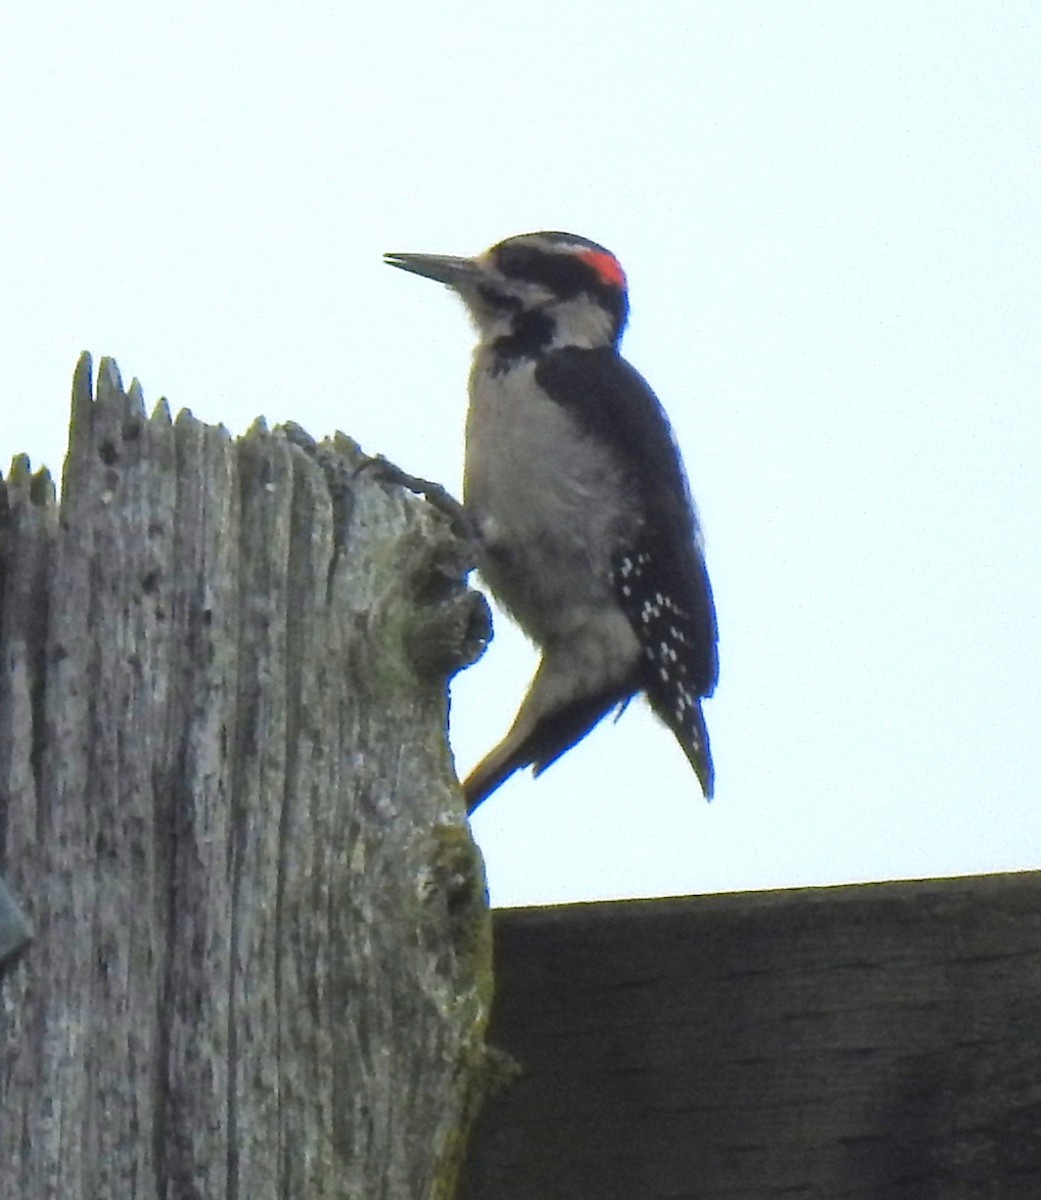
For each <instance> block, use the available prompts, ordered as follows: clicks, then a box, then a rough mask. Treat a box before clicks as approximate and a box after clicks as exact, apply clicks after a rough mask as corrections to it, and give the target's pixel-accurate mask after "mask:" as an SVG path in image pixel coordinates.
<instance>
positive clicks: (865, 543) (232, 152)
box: [0, 0, 1041, 904]
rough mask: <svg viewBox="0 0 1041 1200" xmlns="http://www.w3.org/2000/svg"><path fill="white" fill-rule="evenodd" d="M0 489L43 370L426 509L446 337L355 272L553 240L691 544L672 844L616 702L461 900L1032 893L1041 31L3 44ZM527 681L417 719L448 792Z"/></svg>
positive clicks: (954, 12) (959, 6)
mask: <svg viewBox="0 0 1041 1200" xmlns="http://www.w3.org/2000/svg"><path fill="white" fill-rule="evenodd" d="M0 31H2V44H3V66H2V67H0V102H2V112H3V119H2V121H0V149H2V159H0V161H2V164H3V191H2V195H3V233H2V235H0V277H2V279H3V283H4V288H3V300H2V301H0V314H2V320H0V347H2V351H3V360H4V363H5V372H6V378H7V381H8V382H7V384H6V385H5V388H4V396H5V399H4V400H3V402H2V410H3V421H2V422H0V462H3V463H6V462H7V461H8V460H9V459H10V456H11V455H12V454H14V453H16V452H19V451H27V452H28V453H29V454H30V455H31V457H32V459H33V462H34V463H36V464H39V463H47V464H49V465H50V466H51V467H52V468H53V469H54V470H55V472H56V473H57V472H59V471H60V467H61V460H62V456H63V451H64V446H65V437H66V424H67V415H68V391H69V381H70V378H71V374H72V369H73V366H74V363H75V361H76V357H77V355H78V353H79V352H80V350H83V349H89V350H90V351H92V352H93V353H94V355H95V357H97V356H99V355H101V354H109V355H112V356H114V357H115V358H116V359H117V360H118V362H119V365H120V368H121V369H122V372H123V375H124V379H126V380H128V381H129V379H130V378H131V376H133V375H137V376H138V377H139V378H140V379H141V381H142V384H143V386H144V389H145V395H146V399H147V400H148V401H149V402H151V401H155V400H158V399H159V397H160V396H162V395H165V396H167V397H168V398H169V400H170V403H171V405H172V406H173V408H174V409H175V410H177V409H179V408H182V407H187V408H190V409H191V410H192V411H193V412H194V413H195V414H196V415H197V416H199V417H201V418H202V419H204V420H207V421H210V422H214V423H216V422H224V423H225V424H226V425H227V426H228V427H229V428H230V429H231V430H232V431H233V432H241V431H243V430H244V429H245V428H246V427H247V426H248V425H249V424H250V423H251V421H252V420H253V418H254V417H256V416H257V415H258V414H263V415H264V416H266V417H267V419H268V420H269V421H270V422H272V423H275V422H280V421H284V420H287V419H292V420H295V421H298V422H300V423H301V424H302V425H304V426H305V427H306V428H307V429H308V430H309V431H310V432H311V433H312V434H314V435H316V436H321V435H323V434H326V433H328V432H331V431H332V430H334V429H336V428H340V429H343V430H344V431H345V432H347V433H349V434H351V435H352V436H354V437H355V438H357V439H358V440H359V441H360V442H361V443H362V444H363V446H364V447H365V448H366V449H367V450H369V451H371V452H380V453H383V454H386V455H387V456H388V457H389V458H391V459H393V460H394V461H396V462H397V463H399V464H400V465H401V466H402V467H404V468H405V469H406V470H408V471H411V472H413V473H416V474H420V475H424V476H427V477H429V478H433V479H438V480H441V481H442V482H444V483H445V485H446V486H448V487H449V488H450V489H452V490H453V491H458V489H459V481H460V476H461V462H462V430H463V419H464V412H465V381H466V374H467V369H468V363H469V355H470V351H471V348H472V344H473V337H472V334H471V331H470V328H469V325H468V322H467V320H466V318H465V315H464V312H463V309H462V306H461V304H460V303H459V302H458V301H456V300H455V298H454V297H453V296H452V295H451V294H450V293H449V292H448V291H447V290H446V289H444V288H442V287H440V286H438V285H436V284H434V283H431V282H429V281H426V280H421V279H418V278H414V277H409V276H406V275H404V274H403V273H401V272H399V271H392V270H390V269H388V268H387V267H385V266H383V265H382V263H381V260H380V256H381V253H382V252H383V251H385V250H397V251H410V250H411V251H429V252H444V253H450V254H470V253H477V252H478V251H480V250H483V249H484V248H485V247H486V246H488V245H490V244H491V243H492V242H495V241H498V240H500V239H501V238H503V237H506V236H508V235H511V234H516V233H523V232H528V231H531V230H537V229H562V230H568V231H570V232H573V233H579V234H582V235H584V236H586V237H591V238H594V239H595V240H597V241H599V242H602V243H603V244H605V245H606V246H608V247H609V248H610V249H612V250H613V251H614V252H615V253H616V254H617V255H618V256H619V258H620V259H621V261H622V263H623V264H624V266H625V268H626V270H627V272H628V275H629V281H630V297H631V301H632V316H631V320H630V329H629V333H628V334H627V336H626V339H625V342H624V349H625V352H626V354H627V356H628V357H629V358H630V359H631V360H632V362H633V363H634V364H635V365H636V366H637V367H638V368H639V370H640V371H641V372H642V373H643V374H644V375H646V376H647V378H648V379H649V380H650V382H651V384H652V386H654V388H655V389H656V390H657V392H658V394H659V396H660V397H661V399H662V401H663V403H664V404H665V406H666V408H667V409H668V411H669V413H670V415H671V418H672V422H673V426H674V429H675V432H676V436H677V439H678V441H679V443H680V446H681V448H682V451H683V454H684V457H685V459H686V463H687V467H688V471H689V474H690V477H691V483H692V487H693V490H694V494H695V496H696V497H697V500H698V503H699V507H700V510H701V515H702V521H703V524H704V527H705V533H706V540H707V550H708V562H709V568H710V571H711V574H712V578H713V582H714V585H715V592H716V600H717V607H718V610H719V620H720V627H721V635H722V640H721V662H722V674H721V682H720V687H719V690H718V692H717V695H716V697H715V698H714V699H713V700H712V701H710V702H709V704H708V706H707V716H708V722H709V728H710V731H711V734H712V739H713V749H714V754H715V760H716V770H717V797H716V800H715V801H714V802H713V803H712V804H711V805H707V804H705V803H704V801H703V800H702V799H701V798H700V795H699V792H698V788H697V783H696V780H695V779H694V776H693V774H692V773H691V771H690V769H689V767H688V766H687V764H686V761H685V759H684V757H683V755H682V753H681V751H680V750H679V747H678V746H677V745H676V744H675V742H674V740H673V738H672V736H671V735H670V734H669V733H668V732H667V731H666V730H665V729H664V728H662V727H660V726H659V725H657V724H656V723H655V721H654V720H653V719H652V718H651V717H650V715H649V714H648V712H647V711H646V710H644V708H643V705H642V703H641V704H640V705H633V706H632V707H631V708H630V709H629V711H628V712H626V713H625V715H624V716H623V717H622V719H621V720H620V722H619V723H618V724H617V725H611V724H610V723H605V724H604V725H603V726H602V727H601V728H600V729H598V730H597V731H596V732H595V733H594V734H593V735H592V736H590V737H589V738H588V739H587V740H586V741H585V742H584V743H582V744H581V745H580V746H579V747H578V748H576V749H575V750H572V751H571V752H570V753H569V754H568V755H567V756H566V757H565V758H564V759H563V760H562V761H561V762H560V763H558V764H557V765H556V766H554V767H553V768H551V769H550V771H549V772H548V773H547V774H546V775H544V776H543V777H542V778H541V779H540V780H538V781H532V780H531V779H530V777H528V776H527V775H525V776H523V777H519V776H518V777H515V778H514V780H512V781H511V782H510V783H509V784H507V785H506V786H505V787H504V788H502V789H501V790H500V791H499V792H498V793H497V794H496V795H495V796H493V797H492V799H491V800H490V801H489V802H488V803H487V804H486V805H485V806H484V808H483V809H482V810H481V811H480V812H479V814H478V816H477V817H476V820H475V822H474V829H475V833H476V836H477V838H478V840H479V842H480V844H481V846H482V848H483V850H484V853H485V856H486V860H487V867H488V874H489V880H490V886H491V894H492V898H493V900H494V901H495V902H496V903H498V904H530V903H546V902H555V901H564V900H577V899H588V898H600V897H624V896H639V895H664V894H672V893H690V892H707V891H719V890H732V889H744V888H771V887H781V886H792V885H802V884H818V883H835V882H846V881H855V880H870V879H889V878H898V877H913V876H926V875H947V874H954V873H966V872H984V871H996V870H1011V869H1017V868H1030V867H1039V866H1041V788H1039V782H1038V781H1039V777H1041V633H1039V613H1041V567H1039V554H1038V538H1039V529H1041V4H1038V2H1037V0H1027V2H1024V3H1018V4H1017V3H1000V2H991V3H979V2H975V3H957V2H950V3H915V2H914V0H899V2H896V3H893V2H881V3H873V4H870V5H865V4H860V3H851V2H850V3H847V2H841V0H833V2H830V3H811V2H799V0H792V2H788V3H781V2H779V0H778V2H764V3H741V2H736V3H735V2H728V3H725V4H724V3H715V2H713V3H691V2H690V0H686V2H680V0H671V2H669V3H663V2H661V0H646V2H644V3H640V4H633V3H631V0H629V2H624V3H623V2H613V0H601V2H599V3H595V4H593V3H588V4H586V3H582V4H579V3H566V2H557V3H552V4H548V3H529V4H524V5H517V4H511V5H507V4H502V3H495V2H486V3H482V4H476V3H474V4H463V3H451V4H437V3H426V4H420V3H418V2H417V0H411V2H410V3H400V2H397V3H395V2H393V0H391V2H389V3H383V4H382V5H373V4H364V5H362V4H353V5H352V4H345V3H343V2H342V0H339V2H338V3H309V2H307V0H303V2H300V3H295V4H292V5H290V4H273V3H264V2H263V0H255V2H253V3H249V4H221V3H213V2H212V0H211V2H210V3H207V4H193V3H186V4H182V5H179V6H177V7H173V6H157V5H153V4H149V3H147V2H142V0H137V2H135V3H132V4H131V3H126V4H113V3H106V2H105V0H99V2H98V3H95V4H91V5H85V4H84V5H74V4H46V3H41V4H34V5H20V6H14V5H8V6H7V8H6V10H5V15H4V17H3V18H2V20H0ZM533 664H534V660H533V657H532V655H531V652H530V651H529V650H528V649H527V647H526V644H525V642H524V641H523V639H522V638H521V637H520V635H519V634H518V633H517V632H516V631H515V630H513V629H512V628H510V627H509V626H508V623H507V621H506V620H505V618H500V619H499V620H498V622H497V634H496V639H495V641H494V643H493V644H492V646H491V648H490V649H489V651H488V653H487V655H486V656H485V658H484V659H483V660H482V661H481V662H480V663H479V664H478V665H477V666H476V667H474V668H472V669H471V670H469V671H467V672H466V673H465V674H464V675H462V676H460V677H459V678H458V680H457V682H456V684H455V687H454V693H453V695H454V700H453V743H454V747H455V751H456V755H457V759H458V762H459V767H460V771H461V772H462V771H464V770H465V769H467V768H468V767H469V766H470V765H471V764H472V763H473V762H474V761H475V760H476V759H477V758H478V757H480V755H481V754H483V752H484V751H486V750H487V749H488V748H489V747H490V746H491V745H492V744H493V743H494V742H495V741H497V740H498V738H499V737H500V736H501V735H502V733H503V732H504V730H505V728H506V726H507V724H508V722H509V721H510V719H511V718H512V715H513V712H514V710H515V709H516V706H517V704H518V703H519V701H520V698H521V695H522V693H523V691H524V690H525V688H526V686H527V681H528V677H529V675H530V673H531V670H532V668H533Z"/></svg>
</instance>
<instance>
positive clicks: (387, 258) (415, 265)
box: [383, 254, 477, 287]
mask: <svg viewBox="0 0 1041 1200" xmlns="http://www.w3.org/2000/svg"><path fill="white" fill-rule="evenodd" d="M383 261H384V262H385V263H386V264H387V265H388V266H391V267H400V268H401V269H402V270H403V271H411V272H412V274H413V275H422V276H423V277H424V278H425V279H435V280H436V281H437V282H438V283H446V284H448V286H449V287H455V286H456V285H457V284H459V283H463V282H465V280H467V279H468V278H469V277H470V276H471V275H473V274H475V272H476V269H477V268H476V267H475V265H474V261H473V259H472V258H458V257H456V256H455V255H453V254H384V256H383Z"/></svg>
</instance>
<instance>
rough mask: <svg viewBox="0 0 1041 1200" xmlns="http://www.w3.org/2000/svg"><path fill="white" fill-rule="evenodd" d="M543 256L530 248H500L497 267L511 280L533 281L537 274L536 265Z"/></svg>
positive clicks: (496, 257) (496, 259) (496, 255)
mask: <svg viewBox="0 0 1041 1200" xmlns="http://www.w3.org/2000/svg"><path fill="white" fill-rule="evenodd" d="M540 257H541V255H540V254H539V252H538V251H537V250H532V249H531V248H530V247H529V246H500V247H499V249H498V250H497V251H496V254H495V265H496V266H497V267H498V268H499V270H500V271H501V272H502V273H503V274H504V275H506V276H507V277H508V278H510V279H531V278H532V277H533V276H534V275H535V274H536V264H537V262H538V260H539V258H540Z"/></svg>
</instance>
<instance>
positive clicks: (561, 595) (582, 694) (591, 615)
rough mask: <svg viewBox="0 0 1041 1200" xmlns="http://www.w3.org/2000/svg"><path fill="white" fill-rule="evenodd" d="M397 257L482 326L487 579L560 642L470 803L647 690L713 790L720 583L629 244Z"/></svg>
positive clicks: (480, 405)
mask: <svg viewBox="0 0 1041 1200" xmlns="http://www.w3.org/2000/svg"><path fill="white" fill-rule="evenodd" d="M386 261H387V262H388V263H390V264H391V265H392V266H397V267H401V268H403V269H404V270H407V271H412V272H414V273H415V274H419V275H424V276H426V277H428V278H431V279H435V280H438V281H439V282H441V283H444V284H447V285H448V286H449V287H451V288H452V289H453V290H454V291H456V292H457V293H458V294H459V295H460V296H461V297H462V299H463V301H464V302H465V304H466V306H467V308H468V310H469V312H470V315H471V317H472V318H473V321H474V323H475V325H476V327H477V332H478V336H479V341H478V345H477V349H476V351H475V353H474V362H473V369H472V371H471V375H470V408H469V413H468V416H467V425H466V465H465V472H464V486H463V501H464V504H465V506H466V509H467V511H468V513H469V515H470V517H471V519H472V521H473V523H474V525H475V527H476V529H477V531H478V534H479V537H480V541H481V556H480V570H481V574H482V576H483V578H484V579H485V580H486V582H487V583H488V586H489V587H490V588H491V590H492V592H493V593H494V594H495V596H496V598H497V599H498V600H499V602H500V603H501V604H502V606H503V607H504V608H505V609H507V611H509V612H510V613H511V614H512V615H513V617H514V618H515V619H516V620H517V622H518V623H519V624H520V626H521V627H522V628H523V629H524V630H525V632H526V633H527V634H528V636H529V637H531V638H532V640H533V641H534V642H535V644H536V645H537V646H538V647H539V648H540V650H541V652H542V659H541V662H540V664H539V668H538V670H537V672H536V674H535V678H534V680H533V681H532V685H531V688H530V690H529V692H528V695H527V696H526V698H525V700H524V702H523V704H522V705H521V708H520V711H519V712H518V714H517V717H516V719H515V721H514V723H513V725H512V727H511V728H510V730H509V732H508V733H507V735H506V737H505V738H504V739H503V741H502V742H501V743H500V744H499V745H498V746H496V747H495V749H493V750H492V751H491V753H490V754H488V755H487V756H486V757H485V758H484V759H483V760H482V761H481V762H480V763H479V764H478V765H477V767H476V768H475V769H474V771H473V772H472V773H471V775H470V777H469V778H468V779H467V781H466V783H465V785H464V790H465V792H466V797H467V804H468V807H469V809H470V811H472V810H473V809H474V808H476V807H477V805H478V804H480V803H481V801H482V800H484V799H485V798H486V797H487V796H488V795H489V794H490V793H491V792H492V791H494V790H495V788H497V787H498V786H499V785H500V784H501V783H502V782H503V781H504V780H505V779H507V778H508V777H509V776H510V775H511V774H513V772H514V771H516V770H518V769H519V768H521V767H525V766H532V767H533V768H534V771H535V773H536V774H538V773H539V772H540V771H542V770H544V769H545V768H546V767H547V766H549V765H550V764H551V763H552V762H554V761H555V760H556V759H557V758H558V757H559V756H560V755H561V754H563V753H564V751H566V750H567V749H569V748H570V747H571V746H573V745H574V744H575V742H577V741H579V740H580V739H581V738H582V737H584V736H585V734H586V733H588V732H589V730H590V729H592V728H593V726H594V725H595V724H596V723H597V722H598V721H600V719H601V718H602V717H603V716H605V715H606V714H607V713H608V712H610V711H611V710H612V709H613V708H615V707H617V706H619V705H624V704H625V703H626V702H627V701H628V700H629V699H630V698H631V697H632V696H633V695H634V694H636V693H637V692H641V691H642V692H644V693H645V694H646V696H647V698H648V700H649V702H650V704H651V707H652V708H653V710H654V711H655V712H656V713H657V715H658V716H659V717H660V718H661V719H662V720H663V721H664V722H665V724H666V725H667V726H668V727H669V728H670V729H671V730H672V732H673V733H674V734H675V735H676V738H677V740H678V741H679V743H680V746H681V747H682V748H683V751H684V753H685V754H686V756H687V758H688V760H689V761H690V763H691V765H692V766H693V768H694V770H695V772H696V773H697V776H698V779H699V780H700V782H701V786H702V789H703V791H704V792H705V795H706V796H708V797H711V795H712V790H713V769H712V758H711V754H710V751H709V741H708V733H707V731H706V729H705V723H704V719H703V716H702V710H701V701H702V699H703V698H704V697H706V696H709V695H710V694H711V693H712V690H713V688H714V687H715V683H716V675H717V658H716V619H715V610H714V607H713V602H712V591H711V587H710V585H709V579H708V573H707V571H706V568H705V560H704V555H703V551H702V546H701V535H700V530H699V528H698V523H697V518H696V516H695V512H694V508H693V505H692V503H691V499H690V494H689V490H688V487H687V481H686V476H685V474H684V471H683V466H682V463H681V460H680V456H679V453H678V451H677V449H676V445H675V443H674V441H673V437H672V432H671V430H670V427H669V423H668V420H667V418H666V416H665V413H664V411H663V410H662V408H661V405H660V404H659V403H658V400H657V398H656V397H655V395H654V393H653V391H652V390H651V389H650V387H649V386H648V384H647V383H646V382H645V381H644V379H643V378H642V376H640V375H639V374H638V373H637V372H636V371H635V370H634V369H633V368H632V367H631V366H630V365H629V364H628V363H627V362H626V361H625V360H624V359H623V358H622V357H621V355H620V354H619V351H618V345H619V341H620V339H621V335H622V330H623V328H624V326H625V321H626V317H627V315H628V299H627V295H626V285H625V276H624V274H623V272H622V269H621V267H620V265H619V264H618V261H617V260H616V259H615V258H614V256H613V255H612V254H610V253H609V252H608V251H607V250H605V249H604V248H603V247H602V246H599V245H597V244H596V243H595V242H590V241H588V240H587V239H585V238H581V237H577V236H575V235H572V234H565V233H534V234H523V235H521V236H520V237H514V238H509V239H507V240H506V241H504V242H500V243H499V244H498V245H496V246H493V247H492V248H491V249H490V250H488V251H487V252H486V253H485V254H482V255H480V256H479V257H477V258H473V259H468V258H455V257H448V256H441V255H426V254H388V255H387V256H386Z"/></svg>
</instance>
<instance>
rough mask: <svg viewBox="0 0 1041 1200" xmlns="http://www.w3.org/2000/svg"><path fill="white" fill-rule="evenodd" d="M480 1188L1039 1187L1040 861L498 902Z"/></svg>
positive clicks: (928, 1190) (755, 1191)
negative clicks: (848, 883) (910, 879)
mask: <svg viewBox="0 0 1041 1200" xmlns="http://www.w3.org/2000/svg"><path fill="white" fill-rule="evenodd" d="M495 938H496V1001H495V1008H494V1012H493V1019H492V1025H491V1028H490V1031H489V1040H490V1042H491V1043H492V1044H493V1045H497V1046H499V1047H502V1048H503V1049H505V1050H507V1051H509V1052H510V1053H511V1054H512V1055H514V1056H515V1057H516V1058H517V1060H518V1061H519V1062H520V1063H521V1065H522V1067H523V1068H524V1070H525V1074H524V1076H523V1077H522V1078H521V1079H520V1080H519V1082H517V1083H516V1084H515V1085H514V1086H513V1087H511V1088H509V1089H507V1090H505V1091H504V1092H503V1093H502V1094H501V1095H499V1096H497V1097H495V1098H493V1099H492V1100H491V1101H489V1103H488V1106H487V1107H486V1108H485V1110H484V1113H483V1115H482V1117H481V1118H480V1120H479V1121H478V1125H477V1129H476V1131H475V1138H474V1144H473V1148H472V1155H471V1159H470V1161H469V1163H468V1168H467V1176H468V1178H467V1184H466V1186H465V1187H464V1188H463V1191H462V1195H463V1197H464V1198H465V1200H780V1198H782V1197H784V1198H785V1200H792V1198H798V1200H854V1198H856V1200H1037V1198H1038V1197H1041V873H1028V874H1021V875H1007V876H1000V875H998V876H981V877H978V878H968V879H939V880H930V881H923V882H915V883H885V884H873V885H866V886H855V887H843V888H819V889H805V890H793V891H782V892H762V893H745V894H736V895H720V896H697V897H690V898H688V899H677V900H650V901H628V902H622V903H616V904H591V905H573V906H570V907H561V908H547V909H527V910H523V909H521V910H513V911H503V912H498V913H496V915H495Z"/></svg>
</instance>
